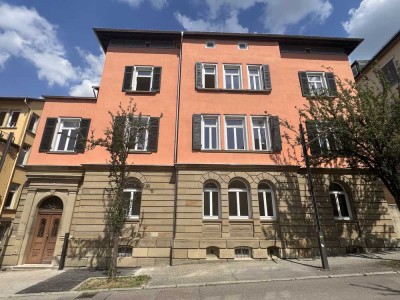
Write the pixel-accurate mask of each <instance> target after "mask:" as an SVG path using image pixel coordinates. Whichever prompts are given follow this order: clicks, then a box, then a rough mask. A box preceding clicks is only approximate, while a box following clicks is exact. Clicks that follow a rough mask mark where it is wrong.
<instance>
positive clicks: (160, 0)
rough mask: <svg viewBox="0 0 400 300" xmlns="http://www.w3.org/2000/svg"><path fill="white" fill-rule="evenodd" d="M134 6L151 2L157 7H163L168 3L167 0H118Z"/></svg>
mask: <svg viewBox="0 0 400 300" xmlns="http://www.w3.org/2000/svg"><path fill="white" fill-rule="evenodd" d="M118 1H119V2H124V3H127V4H129V5H130V6H132V7H133V8H136V7H139V6H140V4H142V3H143V2H150V4H151V6H153V7H154V8H155V9H162V8H164V7H166V6H167V5H168V1H167V0H118Z"/></svg>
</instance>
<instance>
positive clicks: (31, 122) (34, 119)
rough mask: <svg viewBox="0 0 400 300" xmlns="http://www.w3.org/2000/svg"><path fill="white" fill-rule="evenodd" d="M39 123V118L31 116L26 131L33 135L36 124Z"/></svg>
mask: <svg viewBox="0 0 400 300" xmlns="http://www.w3.org/2000/svg"><path fill="white" fill-rule="evenodd" d="M38 122H39V116H38V115H35V114H33V115H32V117H31V119H30V120H29V124H28V130H29V131H30V132H33V133H35V132H36V128H37V124H38Z"/></svg>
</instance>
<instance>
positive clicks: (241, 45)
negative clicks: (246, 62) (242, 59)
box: [238, 42, 248, 50]
mask: <svg viewBox="0 0 400 300" xmlns="http://www.w3.org/2000/svg"><path fill="white" fill-rule="evenodd" d="M238 49H239V50H247V49H248V44H247V43H245V42H239V43H238Z"/></svg>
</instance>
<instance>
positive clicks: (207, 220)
mask: <svg viewBox="0 0 400 300" xmlns="http://www.w3.org/2000/svg"><path fill="white" fill-rule="evenodd" d="M203 222H205V223H212V222H217V223H221V222H222V220H221V219H220V218H217V219H213V218H204V217H203Z"/></svg>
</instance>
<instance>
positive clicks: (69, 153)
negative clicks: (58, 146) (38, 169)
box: [45, 151, 78, 155]
mask: <svg viewBox="0 0 400 300" xmlns="http://www.w3.org/2000/svg"><path fill="white" fill-rule="evenodd" d="M45 153H46V154H62V155H74V154H78V152H76V151H47V152H45Z"/></svg>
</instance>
